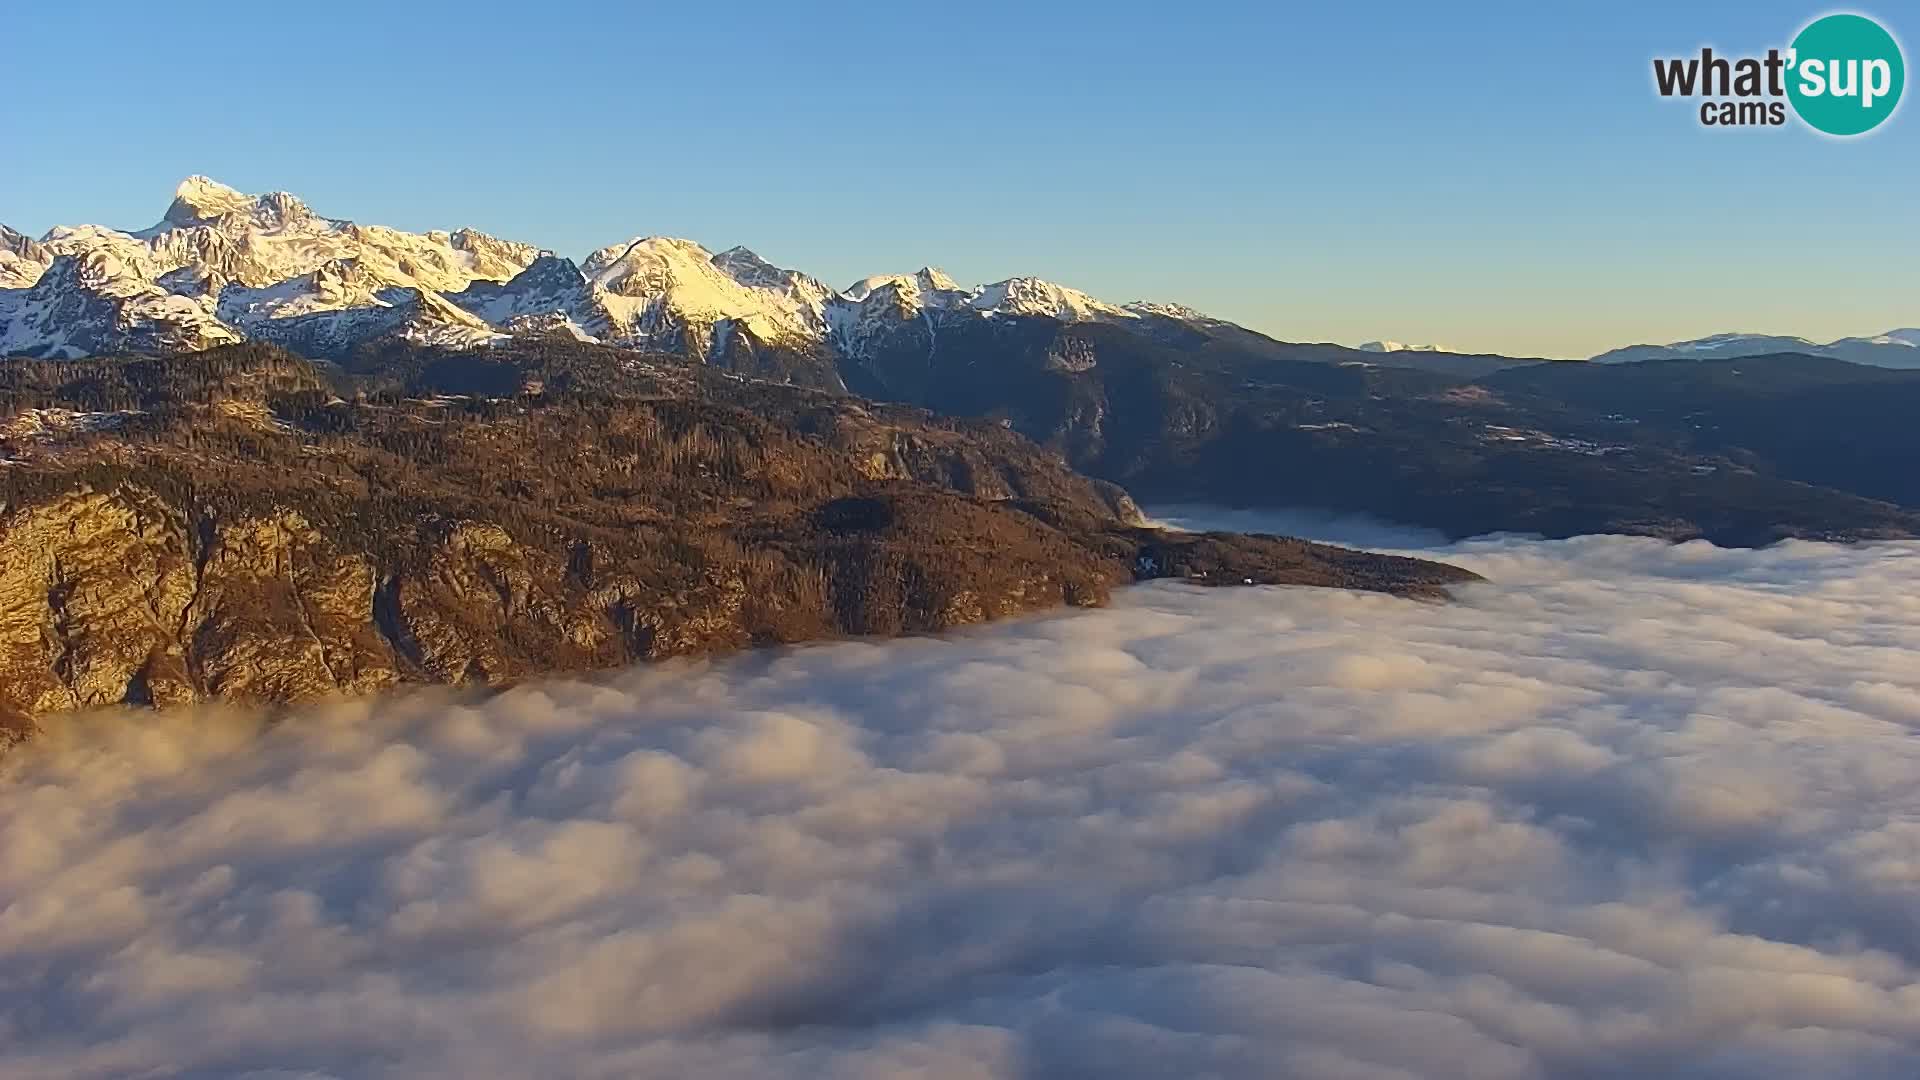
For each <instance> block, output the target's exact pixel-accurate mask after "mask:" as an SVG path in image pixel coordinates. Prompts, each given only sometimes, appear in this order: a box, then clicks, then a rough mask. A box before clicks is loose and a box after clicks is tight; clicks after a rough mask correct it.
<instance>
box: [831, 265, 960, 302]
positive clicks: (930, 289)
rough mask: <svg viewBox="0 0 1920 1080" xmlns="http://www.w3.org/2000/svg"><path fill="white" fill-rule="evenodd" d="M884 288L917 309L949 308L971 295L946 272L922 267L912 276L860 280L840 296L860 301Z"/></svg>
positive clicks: (885, 276) (878, 276) (876, 277)
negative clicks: (921, 307) (924, 307)
mask: <svg viewBox="0 0 1920 1080" xmlns="http://www.w3.org/2000/svg"><path fill="white" fill-rule="evenodd" d="M882 289H891V290H893V292H894V294H895V295H896V296H899V297H901V298H903V299H906V300H908V302H912V303H914V304H915V305H916V306H920V305H925V306H928V307H949V306H951V303H952V302H957V301H958V300H964V299H966V298H968V296H969V293H968V290H967V289H965V288H962V287H961V285H960V283H959V282H957V281H955V280H953V278H952V277H950V276H948V274H947V272H946V271H945V270H941V269H939V268H938V267H933V266H923V267H921V268H920V269H918V270H915V271H914V272H913V273H911V274H876V275H874V276H873V277H868V278H861V279H860V280H859V281H856V282H854V283H853V284H852V285H849V286H847V288H846V289H845V290H843V291H842V292H841V293H840V295H841V296H843V297H845V298H846V299H848V300H852V301H855V302H859V301H864V300H866V299H867V298H868V297H870V296H872V295H873V294H874V293H876V292H879V291H881V290H882Z"/></svg>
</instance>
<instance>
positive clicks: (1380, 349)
mask: <svg viewBox="0 0 1920 1080" xmlns="http://www.w3.org/2000/svg"><path fill="white" fill-rule="evenodd" d="M1356 347H1357V348H1358V349H1359V350H1360V351H1361V352H1377V353H1397V352H1437V353H1450V352H1458V351H1459V350H1457V349H1450V348H1448V347H1447V346H1445V345H1408V344H1407V343H1405V342H1402V341H1363V342H1361V343H1360V344H1359V345H1358V346H1356Z"/></svg>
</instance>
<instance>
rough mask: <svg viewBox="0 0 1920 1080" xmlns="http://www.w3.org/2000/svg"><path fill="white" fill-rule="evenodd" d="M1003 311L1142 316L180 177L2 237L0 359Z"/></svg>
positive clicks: (825, 330)
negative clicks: (135, 204)
mask: <svg viewBox="0 0 1920 1080" xmlns="http://www.w3.org/2000/svg"><path fill="white" fill-rule="evenodd" d="M1153 310H1160V311H1164V312H1167V313H1171V312H1172V310H1173V309H1172V308H1154V309H1153ZM1182 310H1184V309H1182ZM1002 316H1006V317H1013V316H1045V317H1049V318H1054V319H1058V320H1061V321H1066V322H1085V321H1104V320H1133V319H1137V318H1139V315H1138V314H1136V312H1135V311H1133V310H1129V309H1128V308H1125V307H1121V306H1117V305H1114V304H1109V303H1106V302H1104V301H1101V300H1097V299H1095V298H1094V297H1092V296H1089V295H1088V294H1086V293H1083V292H1080V291H1079V290H1076V289H1071V288H1067V287H1065V286H1062V285H1056V284H1054V283H1052V282H1048V281H1043V280H1040V279H1038V278H1030V277H1016V278H1010V279H1007V280H1005V281H1001V282H996V283H993V284H990V285H984V286H980V287H978V288H971V289H969V288H965V287H963V286H961V285H960V284H959V283H958V282H956V281H954V280H953V278H951V277H949V276H948V275H947V274H945V273H943V272H941V271H939V270H936V269H933V268H931V267H928V268H924V269H922V270H920V271H918V272H916V273H914V274H905V275H881V276H876V277H870V278H866V279H864V280H862V281H859V282H856V283H855V284H854V285H852V286H850V287H849V288H847V289H845V290H836V289H833V288H831V287H829V286H827V285H826V284H824V283H822V282H821V281H819V280H818V279H816V278H814V277H811V276H809V275H807V274H804V273H801V272H799V271H795V270H790V269H786V268H784V267H779V266H775V265H773V264H772V263H770V262H768V261H766V260H765V259H762V258H761V257H760V256H759V255H757V254H755V253H754V252H753V251H751V250H749V249H747V248H745V247H733V248H729V249H727V250H725V251H722V252H719V253H717V254H715V253H713V252H710V251H708V250H707V249H706V248H704V247H702V246H701V245H699V244H697V243H694V242H693V241H691V240H683V239H677V238H672V237H662V236H636V237H634V238H632V239H629V240H626V241H623V242H621V243H618V244H612V245H609V246H607V247H603V248H601V249H599V250H597V251H594V252H592V253H591V254H589V255H588V256H587V257H586V258H585V259H584V260H582V261H580V262H578V263H575V262H573V261H570V260H567V259H564V258H561V257H558V256H556V255H553V254H552V253H551V252H543V251H541V250H539V249H538V248H535V247H533V246H531V245H527V244H521V243H516V242H513V241H508V240H502V239H499V238H496V237H493V236H489V235H487V234H485V233H481V232H478V231H475V230H471V229H461V230H458V231H455V232H441V231H431V232H426V233H410V232H405V231H403V230H399V229H392V228H387V227H385V226H378V225H360V224H357V223H355V222H353V221H350V220H345V219H338V218H329V217H324V216H321V215H319V214H317V213H315V212H314V211H313V210H312V209H311V208H310V207H308V206H307V204H306V203H305V202H303V201H301V200H300V199H299V198H298V197H296V196H294V195H292V194H289V193H287V192H283V191H276V192H269V193H267V194H264V195H248V194H244V193H242V192H240V191H238V190H236V189H234V188H231V187H228V186H227V185H225V184H222V183H220V182H218V181H216V180H212V179H210V178H208V177H205V176H190V177H188V178H187V179H186V180H184V181H182V182H181V183H180V185H179V186H178V187H177V188H176V189H175V191H174V196H173V200H172V202H171V203H170V204H169V205H168V206H167V209H166V212H165V213H164V214H163V215H162V216H161V219H160V220H159V221H158V222H157V223H155V224H154V225H152V226H150V227H148V228H145V229H138V230H133V231H122V230H117V229H110V228H106V227H104V226H99V225H81V226H60V227H56V228H54V229H51V230H49V231H48V232H47V234H46V235H45V236H44V237H42V238H40V239H38V240H35V239H32V238H30V237H27V236H25V235H23V234H21V233H19V232H17V231H15V230H12V229H9V228H6V227H5V226H0V355H26V356H40V357H47V358H63V357H78V356H83V355H87V354H90V353H95V352H106V351H113V350H119V349H193V348H204V347H207V346H210V345H216V344H221V343H223V342H229V341H240V340H264V341H272V342H275V343H278V344H282V345H286V346H288V347H290V348H296V349H298V350H300V351H305V352H308V353H310V354H313V355H319V356H323V357H324V356H338V355H342V354H344V353H346V352H349V351H351V350H352V349H353V348H354V347H355V346H357V345H359V344H362V343H365V342H367V341H371V340H374V339H376V338H378V337H382V336H390V335H391V336H399V337H402V338H405V339H407V340H411V341H416V342H427V343H435V344H445V345H449V346H468V345H477V344H484V343H486V342H489V341H495V340H501V339H503V338H506V337H511V336H515V335H522V334H554V333H558V334H564V335H567V336H570V337H574V338H578V339H581V340H588V341H597V342H602V343H605V344H611V345H619V346H624V347H632V348H642V349H652V350H665V351H672V352H682V353H685V354H687V355H690V356H694V357H697V358H702V359H705V358H708V357H710V356H712V355H715V354H717V353H718V352H721V351H724V350H726V349H728V348H738V347H742V346H744V347H747V348H750V349H751V348H781V349H789V350H799V351H803V352H805V351H815V352H819V351H832V352H839V353H842V354H848V353H853V354H859V353H861V352H863V351H870V350H874V349H878V348H881V347H884V345H885V344H886V342H887V341H888V340H890V339H891V338H893V337H895V336H897V335H898V334H899V333H901V331H902V328H903V327H912V332H914V333H919V332H921V331H922V330H923V329H924V328H925V327H926V326H928V325H930V320H932V319H934V318H935V317H939V318H969V317H981V318H996V317H1002Z"/></svg>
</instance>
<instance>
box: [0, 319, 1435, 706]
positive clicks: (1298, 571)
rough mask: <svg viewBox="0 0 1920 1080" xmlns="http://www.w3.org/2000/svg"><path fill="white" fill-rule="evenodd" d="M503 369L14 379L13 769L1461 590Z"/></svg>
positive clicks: (729, 388) (895, 418)
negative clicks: (945, 646)
mask: <svg viewBox="0 0 1920 1080" xmlns="http://www.w3.org/2000/svg"><path fill="white" fill-rule="evenodd" d="M623 363H624V361H623ZM509 369H510V372H511V374H512V375H513V376H514V377H515V378H518V379H519V380H521V381H520V382H519V383H518V384H517V386H516V390H517V392H515V393H513V394H511V395H502V396H496V397H481V396H475V395H469V396H465V397H459V398H453V397H448V396H445V395H444V394H440V393H435V392H433V391H432V390H431V388H430V387H427V386H414V387H411V388H408V389H401V390H397V391H381V392H378V393H376V394H374V395H373V396H370V397H369V396H366V395H365V394H364V390H363V391H362V392H361V393H355V395H354V396H355V400H351V401H350V400H347V399H346V398H344V397H341V396H337V394H338V392H339V391H343V390H344V391H346V392H347V393H354V390H353V388H351V387H345V386H334V385H329V384H328V383H327V381H326V379H325V378H324V377H323V376H322V375H321V374H320V373H319V372H318V371H316V370H315V369H313V368H311V367H309V366H308V365H306V364H305V363H304V362H302V361H298V360H294V359H292V358H291V357H288V356H286V355H284V354H281V353H278V352H276V351H274V350H271V349H266V348H262V347H257V346H248V347H244V348H239V349H231V350H225V351H220V352H215V353H210V354H203V355H200V356H195V357H181V358H173V359H144V360H137V361H124V362H89V363H86V364H69V365H56V364H48V365H20V366H17V367H13V368H10V369H7V371H6V372H5V373H4V375H0V402H4V403H5V407H6V413H7V417H8V418H7V419H6V420H5V421H4V422H0V484H3V485H4V487H0V496H4V501H3V502H0V729H4V731H5V732H6V733H7V734H6V736H5V737H6V738H18V737H21V736H23V735H25V734H26V733H28V732H30V731H31V730H32V729H33V727H34V725H35V724H36V723H37V722H38V721H39V718H41V717H44V716H46V715H48V714H51V713H56V712H59V711H61V710H67V709H74V708H83V707H90V706H101V705H115V704H133V705H152V706H169V705H179V704H185V703H190V702H195V701H202V700H213V699H221V700H238V701H252V702H281V701H293V700H299V699H304V698H310V697H315V696H320V695H326V694H333V693H364V692H368V691H372V690H377V689H380V688H382V687H387V686H391V685H394V684H396V683H401V682H416V681H417V682H439V683H452V684H485V685H491V684H499V683H504V682H509V681H512V680H515V679H520V678H524V677H528V676H532V675H536V674H540V673H543V672H552V671H572V670H584V669H592V668H601V667H608V666H612V665H618V664H625V663H630V662H633V661H636V660H643V659H653V658H660V657H668V656H677V655H687V654H698V653H706V652H711V651H716V650H724V649H735V648H741V647H746V646H751V645H756V644H766V643H777V642H792V641H801V640H807V639H812V638H820V637H830V636H837V635H846V634H898V633H912V632H928V631H936V630H941V629H945V628H948V627H952V626H956V625H962V624H966V623H973V622H979V621H982V620H986V619H992V618H998V617H1003V616H1007V615H1012V614H1017V613H1020V612H1026V611H1033V610H1038V609H1042V608H1046V607H1052V606H1058V605H1062V604H1068V605H1090V604H1099V603H1101V602H1103V601H1104V600H1105V599H1106V597H1107V595H1108V591H1109V590H1110V589H1111V588H1112V587H1113V586H1115V585H1117V584H1121V583H1124V582H1127V581H1131V580H1134V579H1136V578H1138V577H1143V576H1166V575H1170V574H1171V575H1178V576H1182V577H1190V578H1192V579H1194V580H1196V581H1209V582H1210V581H1227V580H1231V581H1235V582H1238V581H1243V580H1246V579H1249V578H1251V579H1253V580H1256V581H1262V582H1296V583H1305V584H1327V585H1349V586H1354V587H1360V588H1372V589H1382V590H1388V591H1395V592H1402V593H1408V594H1414V595H1437V594H1438V593H1439V591H1440V590H1441V589H1442V588H1443V587H1444V586H1445V585H1447V584H1450V583H1453V582H1458V581H1463V580H1467V579H1469V578H1470V577H1471V575H1469V574H1466V573H1464V572H1462V571H1459V570H1456V569H1454V568H1452V567H1446V566H1440V565H1436V564H1430V563H1420V562H1416V561H1413V560H1405V559H1388V558H1383V557H1378V556H1369V555H1360V554H1357V553H1352V552H1343V551H1340V550H1338V549H1331V548H1322V547H1319V546H1317V545H1309V544H1303V543H1299V542H1296V541H1284V540H1277V539H1271V538H1266V539H1262V538H1248V537H1222V536H1214V537H1191V536H1181V535H1167V534H1162V533H1159V532H1157V531H1155V530H1151V529H1146V528H1143V527H1141V526H1140V524H1139V523H1138V519H1137V512H1135V511H1134V510H1133V508H1132V506H1131V503H1130V502H1129V501H1128V500H1127V499H1126V497H1125V494H1124V493H1123V492H1120V491H1119V490H1118V489H1117V488H1113V487H1112V486H1111V485H1104V484H1100V483H1098V482H1094V481H1089V480H1086V479H1085V478H1082V477H1080V476H1078V475H1076V474H1074V473H1072V472H1071V471H1069V470H1067V469H1066V468H1065V467H1064V466H1063V465H1062V464H1061V463H1060V462H1059V461H1058V460H1057V459H1055V458H1053V457H1052V456H1050V455H1048V454H1047V453H1045V452H1043V451H1041V450H1040V449H1039V448H1038V447H1035V446H1034V445H1033V444H1031V443H1029V442H1027V441H1026V440H1024V439H1023V438H1021V437H1019V436H1018V435H1015V434H1014V433H1012V432H1011V431H1008V430H1006V429H1005V428H1003V427H1001V426H999V425H994V424H961V423H954V422H950V421H937V420H934V419H933V418H931V417H929V416H928V415H927V414H924V413H920V412H917V411H915V410H910V409H900V408H887V407H881V406H869V405H862V404H860V403H857V402H852V401H850V400H848V399H843V398H831V397H827V396H824V395H813V394H807V393H804V392H801V391H795V390H792V389H789V388H779V387H770V386H765V385H758V384H752V383H744V382H738V381H734V380H726V379H723V378H718V377H705V381H699V380H696V381H695V383H694V384H692V385H689V384H687V383H686V382H685V379H686V378H687V377H688V376H687V374H686V372H685V371H684V370H682V371H677V372H662V373H660V375H659V377H658V379H657V380H653V381H650V379H651V378H652V377H650V376H648V375H646V374H645V373H636V372H635V371H634V370H633V369H632V368H631V367H630V366H629V367H627V368H624V369H622V371H621V372H620V373H619V380H624V381H621V384H620V390H621V392H619V393H604V392H601V391H599V390H596V391H592V392H589V391H588V390H587V389H586V388H585V387H584V386H576V387H575V388H574V389H573V390H571V391H567V392H559V391H555V390H551V389H549V387H548V384H550V383H551V384H567V383H568V382H569V378H570V376H569V374H568V373H566V372H557V371H554V370H551V369H550V368H544V367H539V366H538V365H537V364H536V363H530V365H529V366H528V367H526V368H513V367H511V365H509ZM458 374H459V375H461V377H463V378H468V379H471V378H474V377H475V373H473V372H470V371H469V372H461V373H458ZM505 374H508V373H507V372H494V373H492V374H491V375H489V376H488V377H489V378H495V379H497V378H499V377H501V376H502V375H505ZM578 374H579V373H578V372H575V373H573V375H574V376H577V375H578ZM610 378H611V376H610ZM596 385H600V386H601V389H602V390H604V389H605V387H604V384H596ZM530 387H533V388H536V389H537V392H533V391H532V390H531V389H529V388H530Z"/></svg>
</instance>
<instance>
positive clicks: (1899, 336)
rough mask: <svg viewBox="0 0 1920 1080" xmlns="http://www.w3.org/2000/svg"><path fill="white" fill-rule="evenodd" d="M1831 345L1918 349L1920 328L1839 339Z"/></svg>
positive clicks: (1919, 346)
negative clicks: (1890, 346)
mask: <svg viewBox="0 0 1920 1080" xmlns="http://www.w3.org/2000/svg"><path fill="white" fill-rule="evenodd" d="M1833 344H1834V345H1851V344H1860V345H1893V346H1896V347H1904V348H1908V349H1920V328H1914V327H1903V328H1901V329H1899V330H1889V331H1887V332H1886V333H1884V334H1876V335H1874V336H1873V337H1850V338H1841V339H1840V340H1839V341H1836V342H1833Z"/></svg>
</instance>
